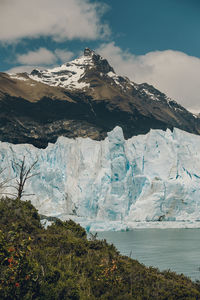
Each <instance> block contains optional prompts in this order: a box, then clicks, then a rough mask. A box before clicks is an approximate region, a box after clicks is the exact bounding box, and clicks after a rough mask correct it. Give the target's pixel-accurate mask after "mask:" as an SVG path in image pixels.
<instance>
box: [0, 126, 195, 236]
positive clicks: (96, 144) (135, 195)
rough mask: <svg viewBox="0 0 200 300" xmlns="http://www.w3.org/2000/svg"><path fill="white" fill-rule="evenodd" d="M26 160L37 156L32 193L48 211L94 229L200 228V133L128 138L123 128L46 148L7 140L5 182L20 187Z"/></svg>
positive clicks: (2, 148)
mask: <svg viewBox="0 0 200 300" xmlns="http://www.w3.org/2000/svg"><path fill="white" fill-rule="evenodd" d="M24 156H25V158H26V165H27V166H30V165H31V164H32V163H33V162H34V161H35V160H36V159H38V161H37V164H36V168H35V170H34V172H36V173H37V172H39V175H38V176H34V177H32V178H30V180H29V181H27V185H26V192H27V193H30V194H34V195H33V196H31V201H32V203H33V204H34V205H35V206H36V207H37V208H38V209H39V212H40V213H41V214H44V215H49V216H58V217H60V218H62V219H66V218H71V219H74V220H75V221H78V222H80V223H81V224H82V225H83V226H85V228H87V229H88V230H89V229H90V230H95V231H97V230H121V229H127V228H135V227H172V226H173V227H200V222H199V221H200V200H199V199H200V188H199V186H200V137H199V136H196V135H193V134H189V133H186V132H184V131H181V130H179V129H174V130H173V132H171V131H170V130H167V131H162V130H151V131H150V132H149V133H148V134H146V135H138V136H135V137H132V138H130V139H128V140H125V139H124V136H123V132H122V129H121V128H120V127H116V128H115V129H114V130H113V131H111V132H109V133H108V137H107V138H106V139H105V140H102V141H94V140H92V139H89V138H77V139H69V138H66V137H60V138H59V139H58V141H57V142H56V143H55V144H49V146H48V147H47V148H46V149H38V148H36V147H34V146H32V145H28V144H25V145H13V144H9V143H0V165H1V168H4V167H5V171H4V172H3V173H2V174H1V180H3V179H6V178H12V179H13V181H11V182H9V185H13V184H14V183H15V179H16V176H17V169H16V166H15V164H13V162H14V161H15V162H18V161H19V160H20V159H23V157H24ZM1 192H11V193H13V190H12V188H7V189H5V190H4V191H1Z"/></svg>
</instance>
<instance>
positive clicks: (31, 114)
mask: <svg viewBox="0 0 200 300" xmlns="http://www.w3.org/2000/svg"><path fill="white" fill-rule="evenodd" d="M117 125H118V126H120V127H122V129H123V132H124V136H125V138H126V139H127V138H130V137H132V136H134V135H138V134H146V133H147V132H149V130H150V129H163V130H166V129H167V128H169V129H173V128H174V127H177V128H180V129H182V130H185V131H188V132H191V133H195V134H199V133H200V118H198V117H196V116H194V115H193V114H192V113H190V112H189V111H187V110H186V109H185V108H183V107H182V106H181V105H179V104H178V103H176V102H175V101H174V100H172V99H169V98H168V97H167V96H166V95H165V94H163V93H162V92H160V91H158V90H157V89H155V88H154V87H153V86H151V85H148V84H147V83H144V84H136V83H134V82H131V81H130V80H129V79H128V78H126V77H122V76H119V75H117V74H116V73H115V71H114V70H113V68H112V67H111V66H110V65H109V63H108V61H107V60H106V59H104V58H102V57H101V56H100V55H98V54H96V53H95V52H94V51H92V50H90V49H88V48H87V49H85V51H84V55H83V56H81V57H80V58H77V59H75V60H73V61H71V62H69V63H66V64H64V65H62V66H60V67H56V68H53V69H48V70H43V71H41V70H33V71H32V72H31V74H27V73H21V74H10V75H9V74H5V73H0V140H1V141H6V142H11V143H15V144H18V143H29V144H33V145H35V146H37V147H40V148H41V147H42V148H45V147H46V146H47V145H48V142H53V143H54V142H56V140H57V138H58V137H59V136H61V135H62V136H66V137H69V138H75V137H90V138H92V139H94V140H102V139H104V138H105V137H106V136H107V132H108V131H110V130H112V129H113V128H114V127H115V126H117Z"/></svg>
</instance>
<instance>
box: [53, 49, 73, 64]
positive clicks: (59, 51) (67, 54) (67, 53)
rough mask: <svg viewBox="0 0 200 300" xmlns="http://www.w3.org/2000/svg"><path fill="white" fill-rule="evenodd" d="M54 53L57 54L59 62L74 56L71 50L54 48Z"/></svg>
mask: <svg viewBox="0 0 200 300" xmlns="http://www.w3.org/2000/svg"><path fill="white" fill-rule="evenodd" d="M55 55H56V56H57V58H59V59H60V60H61V62H66V61H69V60H70V59H71V58H72V57H73V56H74V53H73V52H71V51H66V50H62V49H56V50H55Z"/></svg>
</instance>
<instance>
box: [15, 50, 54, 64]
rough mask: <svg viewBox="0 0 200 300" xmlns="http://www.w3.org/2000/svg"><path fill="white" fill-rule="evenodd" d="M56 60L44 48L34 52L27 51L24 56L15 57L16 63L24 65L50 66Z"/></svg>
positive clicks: (52, 54)
mask: <svg viewBox="0 0 200 300" xmlns="http://www.w3.org/2000/svg"><path fill="white" fill-rule="evenodd" d="M56 60H57V58H56V56H55V54H54V53H53V52H51V51H49V50H48V49H46V48H39V49H38V50H36V51H29V52H28V53H26V54H21V55H18V56H17V62H19V63H21V64H23V65H26V64H30V65H51V64H53V63H55V62H56Z"/></svg>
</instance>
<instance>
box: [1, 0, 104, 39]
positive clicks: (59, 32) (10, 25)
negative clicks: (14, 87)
mask: <svg viewBox="0 0 200 300" xmlns="http://www.w3.org/2000/svg"><path fill="white" fill-rule="evenodd" d="M106 7H107V6H106V5H105V4H103V3H101V5H100V3H99V4H97V3H92V2H91V0H34V1H32V0H17V1H16V0H6V1H0V28H1V29H2V30H0V41H2V42H14V41H16V40H19V39H22V38H26V37H28V38H37V37H41V36H50V37H52V38H53V39H54V40H55V41H63V40H67V39H69V40H71V39H76V38H78V39H92V40H93V39H96V38H99V37H102V36H105V35H107V34H109V31H110V29H109V27H108V25H107V24H103V23H102V22H101V16H102V14H103V13H104V12H105V10H106Z"/></svg>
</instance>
